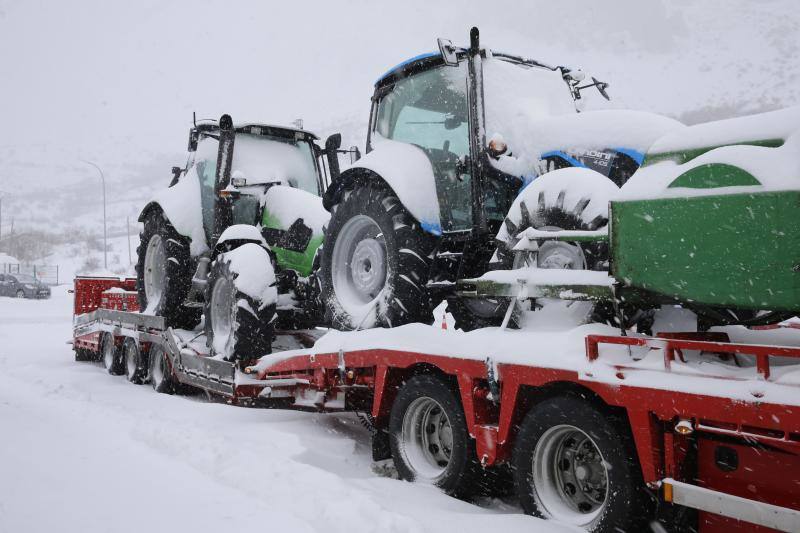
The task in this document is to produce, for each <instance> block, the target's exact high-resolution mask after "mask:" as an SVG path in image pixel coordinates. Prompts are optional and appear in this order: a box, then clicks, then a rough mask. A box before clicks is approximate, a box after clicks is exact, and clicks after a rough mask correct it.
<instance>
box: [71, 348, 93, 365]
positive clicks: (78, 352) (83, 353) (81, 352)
mask: <svg viewBox="0 0 800 533" xmlns="http://www.w3.org/2000/svg"><path fill="white" fill-rule="evenodd" d="M74 351H75V361H78V362H83V361H95V360H96V357H95V354H94V352H91V351H90V350H87V349H86V348H75V350H74Z"/></svg>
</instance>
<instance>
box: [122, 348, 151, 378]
mask: <svg viewBox="0 0 800 533" xmlns="http://www.w3.org/2000/svg"><path fill="white" fill-rule="evenodd" d="M122 358H123V360H124V361H125V377H127V378H128V381H130V382H131V383H134V384H136V385H140V384H142V383H144V380H145V378H146V377H147V361H146V360H145V359H144V357H143V354H142V351H141V350H140V349H139V345H138V343H137V342H136V341H135V340H134V339H132V338H130V337H128V338H126V339H125V342H123V343H122Z"/></svg>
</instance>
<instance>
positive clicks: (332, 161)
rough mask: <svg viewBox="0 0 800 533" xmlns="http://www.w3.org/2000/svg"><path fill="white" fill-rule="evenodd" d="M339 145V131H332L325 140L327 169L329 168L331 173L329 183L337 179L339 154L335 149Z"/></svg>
mask: <svg viewBox="0 0 800 533" xmlns="http://www.w3.org/2000/svg"><path fill="white" fill-rule="evenodd" d="M341 145H342V134H341V133H334V134H333V135H331V136H330V137H328V138H327V139H326V140H325V156H326V157H327V158H328V169H330V173H331V183H333V182H334V181H336V180H337V179H339V155H338V153H337V151H338V150H339V147H340V146H341Z"/></svg>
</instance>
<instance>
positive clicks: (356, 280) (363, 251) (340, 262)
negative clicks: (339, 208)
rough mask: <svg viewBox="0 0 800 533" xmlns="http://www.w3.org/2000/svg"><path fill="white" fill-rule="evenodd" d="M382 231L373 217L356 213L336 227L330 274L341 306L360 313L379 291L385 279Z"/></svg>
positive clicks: (386, 277) (386, 262)
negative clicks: (337, 230) (337, 231)
mask: <svg viewBox="0 0 800 533" xmlns="http://www.w3.org/2000/svg"><path fill="white" fill-rule="evenodd" d="M387 257H388V254H387V251H386V242H385V240H384V237H383V233H382V231H381V229H380V227H379V226H378V224H377V222H375V221H374V220H373V219H372V218H370V217H368V216H366V215H357V216H354V217H353V218H351V219H350V220H348V221H347V222H346V223H345V224H344V225H343V226H342V229H341V230H339V234H338V236H337V237H336V240H335V242H334V245H333V253H332V257H331V278H332V281H333V288H334V292H335V293H336V298H337V300H338V301H339V303H340V304H341V305H342V307H343V308H344V310H345V311H346V312H348V313H349V314H351V315H354V316H359V315H360V314H361V313H363V311H364V307H365V306H366V305H367V304H370V303H371V302H372V301H373V300H374V299H375V298H377V297H378V295H379V294H380V293H381V291H382V290H383V288H384V287H385V286H386V281H387V279H388V260H387Z"/></svg>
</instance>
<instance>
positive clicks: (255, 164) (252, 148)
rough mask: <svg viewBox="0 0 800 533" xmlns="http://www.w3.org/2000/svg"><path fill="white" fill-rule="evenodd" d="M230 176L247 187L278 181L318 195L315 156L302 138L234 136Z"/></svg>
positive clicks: (241, 134) (309, 145) (239, 134)
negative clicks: (239, 180)
mask: <svg viewBox="0 0 800 533" xmlns="http://www.w3.org/2000/svg"><path fill="white" fill-rule="evenodd" d="M231 177H234V178H236V177H238V178H244V179H246V180H247V183H248V185H252V184H255V183H269V182H273V181H279V182H282V183H285V184H287V185H290V186H292V187H295V188H298V189H303V190H304V191H308V192H310V193H312V194H315V195H316V194H319V190H318V185H317V173H316V167H315V166H314V153H313V151H312V148H311V144H310V143H309V142H308V141H306V140H305V139H299V140H297V139H292V138H286V137H273V136H270V135H249V134H244V133H237V134H236V140H235V141H234V148H233V166H232V168H231Z"/></svg>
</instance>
